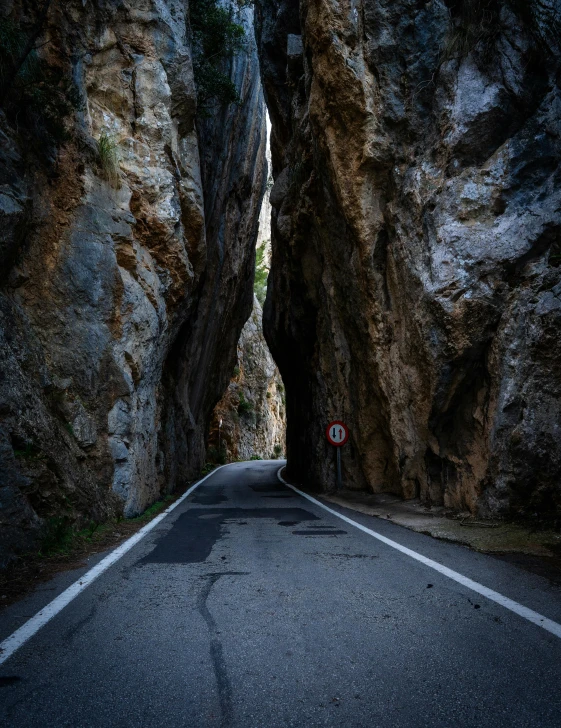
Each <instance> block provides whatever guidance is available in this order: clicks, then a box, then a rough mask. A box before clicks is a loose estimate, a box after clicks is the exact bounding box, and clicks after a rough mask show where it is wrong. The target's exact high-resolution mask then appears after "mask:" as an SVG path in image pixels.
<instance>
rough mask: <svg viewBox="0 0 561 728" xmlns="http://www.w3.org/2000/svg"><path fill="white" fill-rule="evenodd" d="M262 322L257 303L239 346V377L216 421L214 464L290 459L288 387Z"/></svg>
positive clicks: (211, 451) (211, 437)
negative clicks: (287, 446) (288, 444)
mask: <svg viewBox="0 0 561 728" xmlns="http://www.w3.org/2000/svg"><path fill="white" fill-rule="evenodd" d="M262 317H263V312H262V310H261V306H260V304H259V301H258V300H257V298H254V299H253V311H252V314H251V316H250V318H249V319H248V321H247V323H246V325H245V326H244V328H243V330H242V334H241V336H240V340H239V343H238V363H237V365H236V367H235V369H234V376H233V377H232V380H231V382H230V384H229V386H228V389H227V390H226V392H225V394H224V396H223V397H222V399H221V400H220V402H219V403H218V404H217V405H216V408H215V410H214V414H213V417H212V421H211V427H210V435H209V459H211V460H212V459H214V460H216V461H232V460H251V458H261V459H263V460H269V459H273V460H274V459H277V458H282V457H284V454H285V450H286V444H285V440H286V407H285V392H284V385H283V383H282V379H281V377H280V374H279V370H278V369H277V367H276V365H275V362H274V361H273V358H272V356H271V354H270V352H269V349H268V347H267V344H266V342H265V338H264V336H263V327H262ZM220 421H222V426H221V427H220V442H219V433H218V430H219V423H220Z"/></svg>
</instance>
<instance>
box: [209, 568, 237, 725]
mask: <svg viewBox="0 0 561 728" xmlns="http://www.w3.org/2000/svg"><path fill="white" fill-rule="evenodd" d="M248 573H249V572H247V571H221V572H218V573H214V574H205V576H204V578H205V579H207V583H206V584H205V587H204V589H203V590H202V591H201V593H200V594H199V597H198V599H197V608H198V610H199V613H200V614H201V616H202V618H203V619H204V620H205V622H206V624H207V627H208V631H209V634H210V659H211V662H212V668H213V670H214V675H215V677H216V687H217V689H218V701H219V703H220V725H221V728H229V726H231V725H232V720H233V710H234V709H233V701H232V685H231V683H230V678H229V677H228V668H227V667H226V660H225V659H224V651H223V649H222V641H221V639H220V631H219V630H218V625H217V624H216V620H215V619H214V617H213V616H212V614H211V611H210V609H209V608H208V604H207V601H208V598H209V596H210V592H211V591H212V587H213V586H214V585H215V584H216V582H217V581H218V580H219V579H220V578H221V577H222V576H247V574H248Z"/></svg>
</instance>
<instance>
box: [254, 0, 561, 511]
mask: <svg viewBox="0 0 561 728" xmlns="http://www.w3.org/2000/svg"><path fill="white" fill-rule="evenodd" d="M256 17H257V35H258V43H259V48H260V57H261V67H262V76H263V83H264V89H265V96H266V101H267V104H268V107H269V111H270V114H271V120H272V124H273V133H272V152H273V173H274V178H275V186H274V188H273V190H272V192H271V204H272V206H273V216H272V248H273V263H272V271H271V276H270V279H269V288H268V297H267V301H266V305H265V335H266V338H267V341H268V342H269V345H270V347H271V350H272V353H273V356H274V357H275V360H276V361H277V363H278V365H279V368H280V371H281V374H282V377H283V380H284V383H285V385H286V391H287V415H288V433H287V454H288V463H289V471H290V474H291V475H292V477H294V478H296V479H298V480H300V481H302V482H310V483H312V484H314V485H315V486H316V487H318V488H322V487H325V486H326V485H329V484H331V483H333V481H334V474H333V466H334V458H333V457H332V453H330V452H328V446H327V444H326V442H325V438H324V435H323V432H324V428H325V426H326V424H327V422H328V421H329V420H330V419H332V418H338V419H343V420H345V421H346V422H347V424H348V425H349V428H350V432H351V438H350V444H349V445H348V446H346V447H345V448H343V474H344V479H345V480H346V481H347V483H348V484H349V485H350V487H355V488H362V489H365V490H370V491H374V492H390V493H394V494H397V495H400V496H403V497H405V498H412V497H415V496H418V497H419V496H420V497H421V498H422V500H423V501H424V502H428V503H433V504H443V505H445V506H447V507H452V508H456V509H460V510H461V509H466V508H467V509H469V510H470V511H471V512H473V513H476V512H479V513H481V514H487V515H490V514H513V513H515V514H522V515H525V516H530V517H534V518H537V519H543V520H548V519H549V520H551V519H556V518H557V519H558V518H559V515H560V513H561V490H560V483H561V477H560V476H561V438H560V437H559V434H560V423H561V396H560V395H561V366H560V362H561V338H560V336H559V332H560V331H561V267H560V264H561V206H560V203H561V187H560V172H559V169H560V168H559V161H560V153H561V146H560V132H561V123H560V119H561V114H560V112H561V99H560V90H559V83H558V81H559V57H560V49H559V46H558V40H559V27H560V25H559V22H560V17H561V6H560V4H559V2H557V1H556V0H551V2H540V1H538V0H530V1H529V2H527V3H520V2H517V1H515V0H493V2H487V1H485V2H483V1H480V0H461V1H460V0H459V1H458V2H454V3H452V2H448V3H446V2H443V0H433V1H432V2H427V3H419V2H412V1H410V0H397V1H394V0H392V2H387V1H386V0H363V2H354V0H352V1H349V2H342V3H335V2H330V1H328V0H301V2H300V3H298V2H296V1H295V0H271V2H259V3H258V4H257V15H256Z"/></svg>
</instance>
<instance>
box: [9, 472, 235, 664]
mask: <svg viewBox="0 0 561 728" xmlns="http://www.w3.org/2000/svg"><path fill="white" fill-rule="evenodd" d="M225 467H226V466H225V465H221V466H220V467H218V468H215V469H214V470H213V471H212V473H209V474H208V475H206V476H205V477H204V478H202V479H201V480H199V481H198V483H195V485H192V486H191V487H190V488H189V490H187V491H186V492H185V493H184V494H183V495H182V496H181V498H178V499H177V500H176V501H175V503H172V504H171V506H169V507H168V508H166V510H165V511H162V513H160V514H159V515H158V516H156V518H154V519H153V520H152V521H150V523H147V524H146V525H145V526H144V527H143V528H141V529H140V531H138V532H137V533H135V534H134V536H131V537H130V538H129V539H128V540H127V541H125V542H124V543H122V544H121V545H120V546H118V547H117V548H116V549H115V550H114V551H112V552H111V553H110V554H108V555H107V556H106V557H105V558H104V559H102V560H101V561H100V562H99V564H96V566H94V567H93V569H90V570H89V571H88V572H87V574H84V576H81V577H80V578H79V579H78V581H75V582H74V584H72V585H71V586H69V587H68V589H66V590H65V591H63V592H62V594H59V596H58V597H56V599H53V601H52V602H50V603H49V604H47V606H46V607H43V609H41V611H40V612H37V614H36V615H35V616H33V617H31V619H29V620H28V621H27V622H25V624H23V625H22V626H21V627H20V628H19V629H17V630H16V631H15V632H13V634H11V635H10V636H9V637H6V639H5V640H4V641H3V642H2V643H0V665H2V664H3V663H4V662H6V660H7V659H8V658H9V657H11V656H12V655H13V654H14V652H15V651H16V650H19V648H20V647H21V646H22V645H24V644H25V643H26V642H27V641H28V640H29V639H31V637H33V635H35V634H37V632H38V631H39V630H40V629H41V627H44V626H45V625H46V624H47V622H49V621H50V620H51V619H52V618H53V617H55V616H56V615H57V614H58V613H59V612H60V611H61V610H63V609H64V607H66V605H67V604H70V602H71V601H72V600H73V599H75V598H76V597H77V596H78V594H81V592H83V591H84V589H86V588H87V587H88V586H89V585H90V584H91V583H92V582H93V581H94V580H95V579H97V577H98V576H100V575H101V574H103V572H104V571H107V569H108V568H109V567H110V566H113V564H114V563H115V562H117V561H118V560H119V559H120V558H121V557H122V556H124V555H125V554H126V553H127V552H128V551H130V550H131V549H132V547H133V546H136V544H137V543H138V542H139V541H141V540H142V539H143V538H144V536H146V534H147V533H149V532H150V531H151V530H152V529H154V528H155V527H156V526H157V525H158V524H159V523H160V522H161V521H163V520H164V518H165V517H166V516H167V515H169V514H170V513H171V512H172V511H173V510H174V509H175V508H177V506H178V505H179V504H180V503H182V502H183V501H184V500H185V498H187V497H188V496H189V495H191V493H192V492H193V491H194V490H195V488H198V487H199V485H201V483H204V481H205V480H206V479H207V478H210V476H211V475H214V473H216V472H218V471H219V470H221V469H222V468H225Z"/></svg>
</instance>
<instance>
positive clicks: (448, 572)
mask: <svg viewBox="0 0 561 728" xmlns="http://www.w3.org/2000/svg"><path fill="white" fill-rule="evenodd" d="M284 467H285V466H284V465H283V466H282V468H280V469H279V471H278V472H277V477H278V479H279V480H280V481H281V483H284V485H286V486H288V487H289V488H292V490H293V491H294V492H295V493H298V494H299V495H301V496H302V497H303V498H307V500H309V501H311V502H312V503H315V504H316V505H317V506H319V507H320V508H323V509H324V510H325V511H328V512H329V513H331V514H333V515H334V516H337V518H340V519H341V520H342V521H345V522H346V523H350V524H351V526H354V527H355V528H358V529H359V530H361V531H364V533H367V534H368V535H369V536H373V537H374V538H377V539H378V541H381V542H382V543H385V544H386V545H387V546H391V548H393V549H396V550H397V551H401V553H402V554H405V555H406V556H410V557H411V558H412V559H415V561H420V562H421V564H424V565H425V566H428V567H430V568H431V569H434V570H435V571H438V572H439V573H440V574H443V575H444V576H447V577H448V578H449V579H452V580H453V581H456V582H458V584H461V585H462V586H465V587H467V588H468V589H471V590H472V591H474V592H477V594H481V596H482V597H486V598H487V599H489V600H490V601H492V602H496V603H497V604H500V605H501V607H504V608H505V609H509V610H510V611H511V612H514V613H515V614H518V616H519V617H523V618H524V619H527V620H528V621H529V622H532V624H536V625H537V626H538V627H542V628H543V629H545V630H547V631H548V632H551V634H554V635H555V636H556V637H559V638H561V624H559V623H558V622H554V621H553V620H551V619H548V618H547V617H544V616H543V615H542V614H539V613H538V612H534V610H533V609H529V608H528V607H525V606H523V605H522V604H518V602H515V601H514V600H512V599H509V598H508V597H505V596H503V595H502V594H499V592H496V591H493V589H488V588H487V587H486V586H483V584H479V583H478V582H477V581H473V580H472V579H468V577H467V576H463V574H459V573H458V572H457V571H453V570H452V569H449V568H448V567H447V566H443V565H442V564H439V563H438V561H433V560H432V559H428V558H427V557H426V556H423V555H422V554H418V553H417V552H416V551H412V550H411V549H408V548H407V547H406V546H402V545H401V544H400V543H397V541H392V540H391V539H390V538H386V537H385V536H382V534H381V533H377V532H376V531H372V530H371V529H370V528H366V526H363V525H362V524H361V523H357V522H356V521H353V520H352V519H350V518H347V516H344V515H343V514H342V513H337V511H334V510H333V508H329V507H328V506H326V505H324V504H323V503H321V502H320V501H318V500H316V499H315V498H312V496H311V495H308V494H307V493H303V492H302V491H301V490H298V488H295V487H294V486H293V485H290V483H287V482H286V480H284V478H283V477H282V476H281V471H282V470H284Z"/></svg>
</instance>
